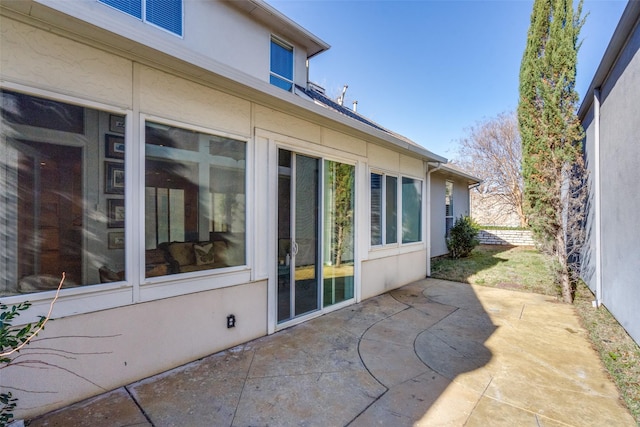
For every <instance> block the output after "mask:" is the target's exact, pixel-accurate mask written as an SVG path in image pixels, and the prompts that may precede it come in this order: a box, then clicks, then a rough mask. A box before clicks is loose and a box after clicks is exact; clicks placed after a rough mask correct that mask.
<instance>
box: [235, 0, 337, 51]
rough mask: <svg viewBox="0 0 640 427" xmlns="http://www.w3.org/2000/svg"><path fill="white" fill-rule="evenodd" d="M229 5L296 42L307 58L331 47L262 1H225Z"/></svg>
mask: <svg viewBox="0 0 640 427" xmlns="http://www.w3.org/2000/svg"><path fill="white" fill-rule="evenodd" d="M225 1H226V2H228V3H229V4H230V5H232V6H234V7H235V8H237V9H240V10H243V11H244V12H246V13H248V14H249V15H251V16H252V17H253V18H254V19H256V20H257V21H259V22H262V23H263V24H265V25H267V26H268V27H269V28H272V29H274V30H275V29H277V31H278V32H279V33H280V35H282V36H285V37H287V38H289V39H290V40H292V41H296V42H298V43H300V44H301V45H303V46H304V47H305V48H306V49H307V58H311V57H313V56H316V55H318V54H320V53H322V52H324V51H326V50H328V49H329V48H330V47H331V46H330V45H329V44H328V43H326V42H324V41H323V40H322V39H320V38H319V37H317V36H315V35H314V34H312V33H311V32H309V31H308V30H306V29H305V28H303V27H302V26H300V25H299V24H298V23H296V22H295V21H293V20H292V19H290V18H288V17H287V16H286V15H284V14H282V13H281V12H280V11H278V10H277V9H275V8H274V7H273V6H271V5H269V4H268V3H266V2H265V1H263V0H225Z"/></svg>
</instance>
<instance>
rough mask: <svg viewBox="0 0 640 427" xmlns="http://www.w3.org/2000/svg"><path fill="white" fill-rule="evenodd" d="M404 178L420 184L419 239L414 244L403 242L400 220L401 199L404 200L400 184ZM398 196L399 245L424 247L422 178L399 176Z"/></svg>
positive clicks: (423, 183) (423, 185)
mask: <svg viewBox="0 0 640 427" xmlns="http://www.w3.org/2000/svg"><path fill="white" fill-rule="evenodd" d="M404 178H407V179H412V180H414V181H416V182H418V183H420V186H419V188H420V215H419V220H420V239H419V240H417V241H415V242H404V234H403V228H402V219H403V216H404V210H403V198H404V194H403V191H402V190H403V184H402V180H403V179H404ZM398 185H399V187H400V188H399V190H398V191H399V194H398V197H399V199H400V201H399V212H400V213H399V215H398V222H399V225H398V235H399V242H400V245H402V246H404V247H406V246H416V245H424V243H425V236H426V234H425V233H426V230H425V227H426V225H425V219H424V218H425V202H426V201H425V181H424V179H422V178H417V177H415V176H410V175H401V176H400V179H399V182H398Z"/></svg>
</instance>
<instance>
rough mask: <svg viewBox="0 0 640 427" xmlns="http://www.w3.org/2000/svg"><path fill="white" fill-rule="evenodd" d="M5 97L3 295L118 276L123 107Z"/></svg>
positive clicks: (0, 168) (0, 175)
mask: <svg viewBox="0 0 640 427" xmlns="http://www.w3.org/2000/svg"><path fill="white" fill-rule="evenodd" d="M1 97H2V127H1V128H2V135H1V138H0V159H1V160H0V212H1V215H2V218H3V219H4V221H2V222H1V223H0V245H1V247H0V271H2V275H1V276H0V296H7V295H16V294H21V293H32V292H41V291H47V290H52V289H55V288H56V287H57V286H58V283H59V281H60V278H61V274H62V272H65V274H66V281H65V288H69V287H76V286H83V285H91V284H96V283H100V282H102V281H120V280H122V279H123V278H124V276H125V263H124V237H125V231H124V230H125V228H124V227H125V217H124V213H125V203H124V191H125V180H124V147H125V140H124V130H125V126H124V123H125V120H124V117H123V116H119V115H114V114H110V113H109V112H105V111H99V110H95V109H91V108H84V107H80V106H76V105H70V104H67V103H63V102H58V101H53V100H49V99H43V98H39V97H36V96H30V95H26V94H22V93H17V92H12V91H2V92H1ZM105 266H109V268H108V271H109V272H110V273H109V274H107V273H105V271H106V270H105V269H104V267H105Z"/></svg>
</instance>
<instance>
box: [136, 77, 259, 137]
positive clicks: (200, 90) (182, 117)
mask: <svg viewBox="0 0 640 427" xmlns="http://www.w3.org/2000/svg"><path fill="white" fill-rule="evenodd" d="M138 70H139V76H138V77H137V81H138V87H139V93H140V112H142V113H145V114H152V115H157V116H160V117H164V118H168V119H173V120H178V121H182V122H185V123H191V124H196V125H200V126H204V127H207V128H212V129H218V130H222V131H227V132H232V133H236V134H240V135H246V136H249V135H250V134H251V121H250V119H251V103H250V102H249V101H246V100H243V99H241V98H238V97H235V96H232V95H229V94H226V93H223V92H220V91H218V90H215V89H211V88H208V87H205V86H203V85H200V84H197V83H194V82H192V81H189V80H186V79H183V78H180V77H178V76H175V75H172V74H168V73H165V72H162V71H158V70H155V69H152V68H150V67H147V66H142V65H137V68H136V71H138Z"/></svg>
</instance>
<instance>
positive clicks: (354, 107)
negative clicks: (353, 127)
mask: <svg viewBox="0 0 640 427" xmlns="http://www.w3.org/2000/svg"><path fill="white" fill-rule="evenodd" d="M353 112H354V113H357V112H358V101H353Z"/></svg>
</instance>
